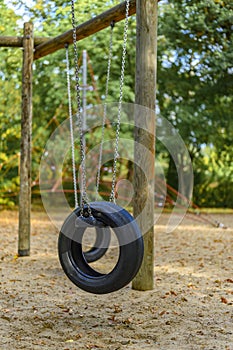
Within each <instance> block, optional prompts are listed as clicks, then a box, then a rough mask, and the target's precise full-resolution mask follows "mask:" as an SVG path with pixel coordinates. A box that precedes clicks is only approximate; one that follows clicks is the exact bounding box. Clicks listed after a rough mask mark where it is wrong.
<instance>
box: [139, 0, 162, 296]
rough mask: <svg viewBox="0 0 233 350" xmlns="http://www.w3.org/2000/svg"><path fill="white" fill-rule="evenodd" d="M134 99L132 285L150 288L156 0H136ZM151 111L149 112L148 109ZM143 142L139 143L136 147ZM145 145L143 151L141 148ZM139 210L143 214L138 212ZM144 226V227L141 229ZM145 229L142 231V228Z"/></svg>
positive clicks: (153, 173) (152, 282) (151, 265)
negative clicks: (136, 255)
mask: <svg viewBox="0 0 233 350" xmlns="http://www.w3.org/2000/svg"><path fill="white" fill-rule="evenodd" d="M136 6H137V16H136V20H137V39H136V86H135V103H136V105H139V106H145V107H147V108H148V110H147V113H145V117H144V118H143V115H142V113H141V109H140V108H138V111H137V107H135V150H134V157H135V161H134V191H135V196H134V217H136V218H137V221H138V224H139V227H140V228H141V230H142V232H143V233H144V236H143V238H144V259H143V262H142V265H141V268H140V270H139V273H138V275H137V276H136V277H135V279H134V280H133V288H134V289H137V290H150V289H153V288H154V176H155V167H154V164H155V100H156V66H157V64H156V61H157V11H158V6H157V2H155V1H154V0H137V4H136ZM150 111H151V112H150ZM138 144H139V145H143V146H144V148H143V147H141V148H140V147H138ZM145 149H146V152H145ZM142 212H143V215H140V214H141V213H142ZM145 228H146V229H145ZM145 231H146V232H145Z"/></svg>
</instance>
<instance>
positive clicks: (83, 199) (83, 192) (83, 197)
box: [71, 0, 91, 216]
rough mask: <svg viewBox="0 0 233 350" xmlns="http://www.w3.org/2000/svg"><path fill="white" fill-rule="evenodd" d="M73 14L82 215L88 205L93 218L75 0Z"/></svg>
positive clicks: (72, 6) (72, 5)
mask: <svg viewBox="0 0 233 350" xmlns="http://www.w3.org/2000/svg"><path fill="white" fill-rule="evenodd" d="M71 13H72V27H73V47H74V66H75V81H76V100H77V107H78V110H77V113H76V116H77V121H78V128H79V137H80V140H79V142H80V156H81V187H82V188H81V200H80V202H81V203H80V207H81V211H80V214H81V216H83V210H84V205H85V204H87V207H88V214H89V216H91V208H90V205H89V200H88V196H87V186H86V164H85V163H86V162H85V158H86V155H85V144H84V131H83V121H82V113H81V98H80V83H79V64H78V49H77V34H76V23H75V22H76V20H75V9H74V0H71Z"/></svg>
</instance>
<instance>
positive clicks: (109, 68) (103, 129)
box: [96, 21, 115, 200]
mask: <svg viewBox="0 0 233 350" xmlns="http://www.w3.org/2000/svg"><path fill="white" fill-rule="evenodd" d="M114 26H115V22H114V21H112V22H111V34H110V41H109V54H108V67H107V77H106V88H105V103H104V111H103V120H102V132H101V143H100V151H99V162H98V169H97V179H96V200H97V198H98V194H99V186H100V173H101V165H102V158H103V144H104V132H105V123H106V117H107V103H106V101H107V98H108V90H109V80H110V72H111V62H112V43H113V29H114Z"/></svg>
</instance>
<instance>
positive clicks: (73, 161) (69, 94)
mask: <svg viewBox="0 0 233 350" xmlns="http://www.w3.org/2000/svg"><path fill="white" fill-rule="evenodd" d="M65 48H66V74H67V93H68V108H69V119H70V142H71V155H72V171H73V187H74V202H75V208H77V207H78V194H77V193H78V192H77V179H76V168H75V147H74V129H73V113H72V102H71V89H70V59H69V45H68V44H67V45H65Z"/></svg>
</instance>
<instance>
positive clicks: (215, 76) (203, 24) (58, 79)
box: [0, 0, 233, 207]
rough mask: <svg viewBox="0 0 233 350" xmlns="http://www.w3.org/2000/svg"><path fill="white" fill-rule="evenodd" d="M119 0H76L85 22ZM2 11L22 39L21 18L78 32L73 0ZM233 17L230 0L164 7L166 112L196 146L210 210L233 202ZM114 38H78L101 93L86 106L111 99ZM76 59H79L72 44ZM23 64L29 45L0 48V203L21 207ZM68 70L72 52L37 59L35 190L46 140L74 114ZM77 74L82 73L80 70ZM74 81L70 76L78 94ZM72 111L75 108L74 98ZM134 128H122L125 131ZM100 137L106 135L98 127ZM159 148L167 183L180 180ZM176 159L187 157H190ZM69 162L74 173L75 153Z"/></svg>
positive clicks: (117, 57) (199, 189) (116, 67)
mask: <svg viewBox="0 0 233 350" xmlns="http://www.w3.org/2000/svg"><path fill="white" fill-rule="evenodd" d="M118 3H119V1H116V0H111V1H106V0H102V1H91V0H85V1H84V0H80V1H76V2H75V10H76V16H77V24H80V23H82V22H84V21H86V20H88V19H89V18H90V17H93V16H95V15H97V14H99V13H101V12H103V11H105V10H107V9H108V8H111V7H112V6H115V5H117V4H118ZM13 5H14V6H13ZM0 11H1V24H0V35H12V36H18V35H22V33H23V29H22V28H23V21H28V20H31V21H33V23H34V30H35V36H37V37H54V36H56V35H59V34H62V33H63V32H65V31H67V30H69V29H71V14H70V2H69V1H60V0H56V1H55V0H39V1H38V0H37V1H32V2H31V1H30V2H26V1H24V0H17V1H16V0H11V1H9V2H6V1H5V2H3V1H2V2H1V3H0ZM16 13H17V14H16ZM22 17H23V19H22ZM232 18H233V9H232V4H231V1H229V0H226V1H222V0H201V1H192V0H177V1H174V0H172V1H169V0H168V1H161V2H160V5H159V28H158V91H157V100H158V109H159V112H160V113H161V115H162V116H163V117H165V118H167V119H168V120H170V121H171V123H172V124H173V125H174V126H175V127H176V128H177V129H178V130H179V132H180V134H181V136H182V138H183V139H184V141H185V143H186V145H187V147H188V149H189V152H190V155H191V158H192V160H193V166H194V173H195V188H194V201H196V203H197V204H199V205H203V206H210V205H211V206H226V207H227V206H228V207H232V200H231V198H233V193H232V192H233V189H232V188H233V186H232V178H231V174H232V159H233V150H232V143H233V122H232V110H233V106H232V105H233V103H232V98H233V97H232V96H233V86H232V61H233V51H232V44H233V43H232ZM123 26H124V23H123V22H121V23H117V24H116V25H115V28H114V40H113V60H112V70H111V79H110V85H109V98H108V101H109V102H115V101H118V99H119V78H120V71H121V52H122V37H123ZM129 28H130V29H129V34H128V47H127V61H126V72H125V87H124V101H126V102H133V101H134V83H135V78H134V75H135V68H134V67H135V40H136V23H135V18H134V17H132V18H131V19H130V25H129ZM109 37H110V27H109V28H106V29H105V30H103V31H101V32H99V33H96V34H94V35H93V36H91V37H88V38H86V39H84V40H82V41H80V42H78V51H79V55H80V65H82V62H81V53H82V50H83V49H85V50H87V53H88V56H89V61H88V84H92V85H93V78H95V87H96V89H95V90H94V91H88V92H87V102H88V105H92V104H96V103H99V102H103V101H104V98H105V96H104V95H105V82H106V70H107V59H108V47H109ZM70 56H71V63H72V64H73V62H72V60H73V58H72V57H73V50H72V47H70ZM21 66H22V50H21V49H15V48H14V49H8V48H1V49H0V100H1V103H0V127H1V140H0V145H1V148H0V171H1V172H0V197H1V201H0V204H1V203H4V204H9V205H13V203H14V202H17V193H18V191H19V174H18V164H19V151H20V118H21V110H20V108H21ZM65 68H66V63H65V51H64V50H60V51H58V52H56V53H54V54H51V55H49V56H47V57H45V58H42V59H39V60H37V61H36V62H34V78H33V158H32V179H33V184H34V185H35V186H37V185H38V167H39V163H40V158H41V154H42V152H43V149H44V146H45V143H46V141H47V139H48V138H49V136H50V135H51V133H52V132H53V130H54V129H55V128H56V127H57V125H59V124H60V123H61V122H62V121H64V120H65V119H66V118H67V117H68V103H67V97H66V96H67V92H66V72H65ZM92 71H93V72H94V74H93V73H92ZM71 73H72V74H74V69H73V68H72V69H71ZM80 84H81V85H82V78H81V80H80ZM74 85H75V82H74V80H72V91H73V94H74V90H75V89H74ZM73 100H75V96H73ZM73 108H74V110H76V108H77V107H76V105H75V103H74V106H73ZM128 132H129V131H128V130H122V133H123V134H124V135H125V134H127V133H128ZM96 137H97V139H98V137H100V133H99V134H98V131H96ZM92 142H93V138H92V137H87V144H88V146H90V147H91V146H92ZM157 153H158V154H159V157H160V159H163V162H164V163H166V165H165V168H166V171H167V177H168V182H169V183H170V184H173V185H174V186H175V182H174V183H173V182H172V180H174V179H175V177H174V164H173V165H172V162H171V160H170V159H169V155H168V154H167V153H166V151H165V150H164V149H162V148H161V145H160V144H159V143H158V146H157ZM177 159H182V155H180V157H177ZM65 166H66V170H67V173H68V174H71V166H70V165H69V156H68V157H67V162H66V165H65ZM51 176H52V175H51ZM13 194H15V197H14V196H13Z"/></svg>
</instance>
